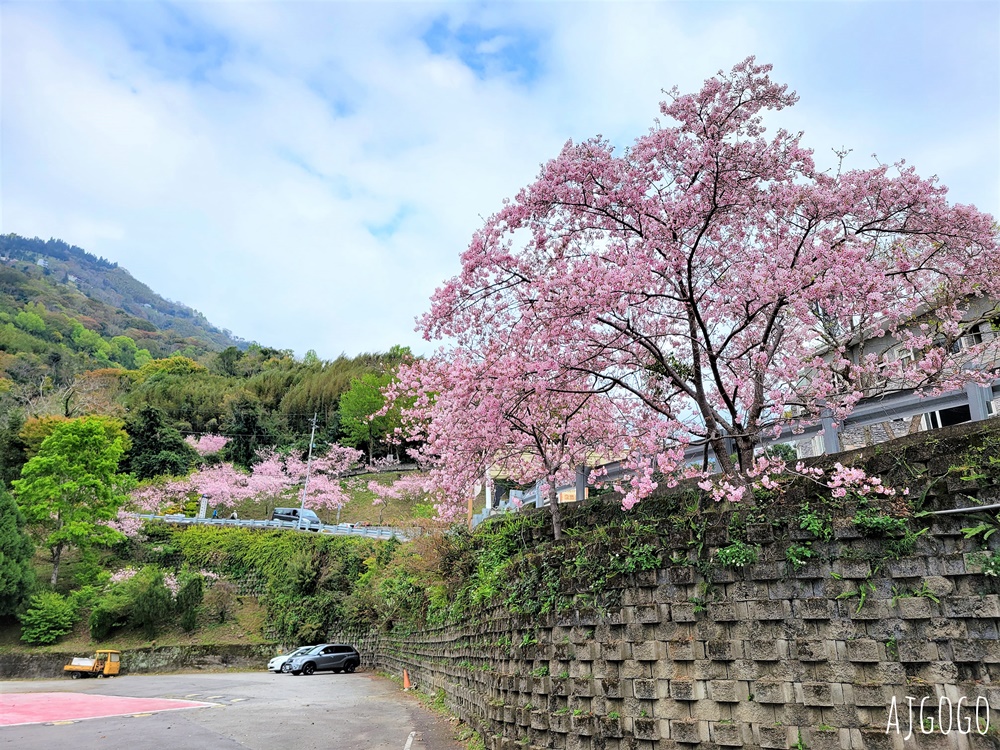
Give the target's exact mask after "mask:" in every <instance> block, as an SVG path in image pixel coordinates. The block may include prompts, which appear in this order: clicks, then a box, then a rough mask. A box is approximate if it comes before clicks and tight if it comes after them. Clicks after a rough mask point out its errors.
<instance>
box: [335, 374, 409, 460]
mask: <svg viewBox="0 0 1000 750" xmlns="http://www.w3.org/2000/svg"><path fill="white" fill-rule="evenodd" d="M392 378H393V376H392V374H391V373H386V374H385V375H375V374H374V373H365V374H364V375H362V376H361V377H360V378H354V379H353V380H352V381H351V387H350V388H349V389H348V390H347V392H345V393H344V395H343V396H341V397H340V429H341V430H342V431H343V433H344V438H343V440H342V442H343V443H344V444H345V445H350V446H353V447H355V448H358V447H361V446H365V449H366V450H367V451H368V461H369V463H370V462H371V460H372V457H373V454H374V452H375V447H376V445H378V444H380V443H383V442H384V441H385V439H386V438H387V437H388V435H389V434H390V433H391V432H392V431H393V430H394V429H395V428H396V427H397V426H399V412H398V410H393V411H390V412H389V413H388V414H382V415H379V416H375V413H376V412H377V411H379V410H380V409H381V408H382V407H383V406H384V405H385V397H384V396H383V395H382V389H383V388H385V387H386V386H387V385H389V383H390V382H391V381H392Z"/></svg>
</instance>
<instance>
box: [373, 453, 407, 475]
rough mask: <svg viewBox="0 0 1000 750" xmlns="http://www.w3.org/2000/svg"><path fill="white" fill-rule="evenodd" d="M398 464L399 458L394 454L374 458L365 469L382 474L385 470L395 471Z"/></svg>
mask: <svg viewBox="0 0 1000 750" xmlns="http://www.w3.org/2000/svg"><path fill="white" fill-rule="evenodd" d="M399 466H400V463H399V459H398V458H396V457H395V456H384V457H382V458H376V459H374V460H373V461H371V462H369V464H368V465H367V466H366V467H365V470H366V471H369V472H371V473H372V474H383V473H385V472H387V471H395V470H396V469H398V468H399Z"/></svg>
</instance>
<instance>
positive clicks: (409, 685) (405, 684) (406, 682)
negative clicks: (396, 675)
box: [403, 669, 413, 690]
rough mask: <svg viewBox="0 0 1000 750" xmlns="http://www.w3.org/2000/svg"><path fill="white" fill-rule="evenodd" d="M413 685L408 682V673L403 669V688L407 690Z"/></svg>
mask: <svg viewBox="0 0 1000 750" xmlns="http://www.w3.org/2000/svg"><path fill="white" fill-rule="evenodd" d="M411 687H413V685H411V684H410V673H409V672H407V671H406V670H405V669H404V670H403V690H409V689H410V688H411Z"/></svg>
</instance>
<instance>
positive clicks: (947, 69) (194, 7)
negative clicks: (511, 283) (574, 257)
mask: <svg viewBox="0 0 1000 750" xmlns="http://www.w3.org/2000/svg"><path fill="white" fill-rule="evenodd" d="M0 47H2V52H0V55H2V57H0V106H2V109H0V128H2V130H0V231H2V232H4V233H6V232H16V233H18V234H21V235H26V236H36V235H37V236H40V237H43V238H49V237H57V238H60V239H63V240H66V241H67V242H70V243H73V244H76V245H80V246H81V247H83V248H85V249H87V250H89V251H91V252H93V253H95V254H97V255H102V256H105V257H107V258H108V259H110V260H113V261H117V262H118V263H119V264H121V265H122V266H124V267H126V268H127V269H129V271H131V272H132V274H133V275H134V276H136V277H137V278H139V279H140V280H142V281H144V282H146V283H147V284H149V285H150V286H151V287H153V289H154V290H156V291H157V292H159V293H160V294H162V295H163V296H166V297H169V298H171V299H174V300H178V301H181V302H184V303H186V304H188V305H190V306H192V307H195V308H197V309H198V310H201V311H202V312H203V313H205V314H206V315H207V316H208V318H209V319H210V320H211V321H212V322H213V323H215V324H216V325H219V326H222V327H225V328H229V329H230V330H232V331H233V332H234V333H236V334H237V335H240V336H242V337H244V338H247V339H252V340H257V341H259V342H261V343H263V344H267V345H270V346H276V347H279V348H289V349H293V350H294V351H295V352H296V354H297V355H299V356H301V355H302V354H303V353H304V352H305V351H306V350H308V349H315V350H316V351H317V352H318V353H319V354H320V356H321V357H324V358H332V357H335V356H336V355H338V354H339V353H341V352H346V353H348V354H356V353H359V352H362V351H378V350H386V349H388V348H389V347H390V346H392V345H393V344H404V345H409V346H412V347H413V348H414V350H416V351H420V352H425V351H427V350H428V345H426V344H424V343H423V342H422V341H421V340H420V339H419V337H418V336H417V334H415V333H414V332H413V321H414V318H415V316H417V315H419V314H420V313H422V312H423V311H424V310H425V309H426V308H427V306H428V298H429V296H430V294H431V293H432V292H433V290H434V289H435V288H436V287H437V286H438V285H439V284H440V283H441V282H442V281H444V280H445V279H446V278H448V277H449V276H451V275H453V274H454V273H456V271H457V270H458V256H459V253H460V252H461V251H462V250H463V249H464V248H465V246H466V244H467V243H468V241H469V238H470V236H471V234H472V232H473V231H474V230H475V229H476V227H477V226H478V225H479V224H480V223H481V221H482V217H484V216H487V215H489V214H490V213H492V212H494V211H495V210H497V209H498V208H499V206H500V204H501V201H502V200H503V198H504V197H506V196H511V195H513V194H514V193H515V192H516V191H517V189H518V188H520V187H521V186H523V185H525V184H526V183H528V182H529V181H531V180H532V178H533V177H534V176H535V175H536V174H537V172H538V169H539V166H540V164H541V163H542V162H544V161H546V160H548V159H549V158H552V157H553V156H555V155H556V154H557V153H558V150H559V148H560V147H561V146H562V144H563V143H564V142H565V141H566V140H567V139H569V138H573V139H582V138H586V137H589V136H592V135H596V134H602V135H604V136H606V137H608V138H610V139H611V140H612V141H613V142H615V143H616V144H619V145H620V146H625V145H627V144H628V143H629V142H630V141H631V140H632V139H634V138H635V137H636V136H637V135H640V134H641V133H643V132H644V131H646V130H647V129H648V128H649V127H650V126H651V125H652V123H653V119H654V118H655V117H656V115H657V114H658V109H657V106H658V102H659V101H660V100H661V99H662V98H663V95H662V93H661V91H662V89H665V88H670V87H672V86H674V85H677V86H679V87H680V89H681V90H682V91H685V92H686V91H692V90H695V89H696V88H698V87H699V86H700V84H701V82H702V81H703V80H704V79H705V78H707V77H709V76H711V75H713V74H714V73H715V72H716V71H717V70H719V69H720V68H725V69H727V70H728V69H729V68H731V67H732V66H733V65H734V64H735V63H737V62H739V61H740V60H742V59H743V58H744V57H746V56H748V55H751V54H753V55H756V56H757V58H758V60H759V61H763V62H770V63H773V64H774V68H775V69H774V72H773V74H772V75H773V76H774V78H775V79H776V80H779V81H782V82H785V83H788V84H789V85H790V87H791V88H793V89H795V90H796V91H797V92H798V93H799V95H800V97H801V101H800V103H799V104H798V105H797V106H796V107H795V108H794V109H792V110H788V111H786V112H783V113H781V115H782V120H781V122H780V123H778V122H777V121H772V122H774V123H775V124H781V125H784V126H786V127H791V128H794V129H801V130H804V131H805V137H804V143H805V144H806V145H809V146H811V147H813V148H814V149H815V150H816V154H817V160H818V161H820V162H821V163H828V162H831V161H832V153H831V149H833V148H840V147H847V148H850V149H853V153H852V155H851V161H850V166H858V167H866V166H871V165H872V164H873V163H874V162H873V161H872V159H871V155H872V154H877V155H878V158H879V160H880V161H883V162H885V161H895V160H898V159H900V158H905V159H906V160H907V161H908V162H909V163H911V164H914V165H915V166H916V167H917V170H918V172H919V173H920V174H922V175H931V174H937V175H938V176H939V177H940V178H941V181H942V182H943V183H944V184H945V185H948V186H949V187H950V188H951V196H952V198H953V200H955V201H956V202H961V203H974V204H976V205H978V206H979V207H980V208H982V209H984V210H987V211H990V212H991V213H993V214H994V215H1000V3H997V2H995V0H988V1H985V2H968V3H963V2H940V3H938V2H886V1H883V2H810V1H808V0H799V1H798V2H763V3H741V2H728V3H727V2H698V3H682V2H659V3H632V2H558V3H557V2H524V3H512V2H503V3H459V2H451V3H406V2H395V3H388V2H365V3H361V2H322V1H321V0H313V1H312V2H260V1H258V2H234V1H230V2H224V1H221V0H220V1H219V2H211V1H206V2H199V3H183V2H179V3H170V2H145V1H143V0H133V1H132V2H107V1H105V2H65V3H56V2H45V1H44V0H32V1H31V2H9V1H8V0H0Z"/></svg>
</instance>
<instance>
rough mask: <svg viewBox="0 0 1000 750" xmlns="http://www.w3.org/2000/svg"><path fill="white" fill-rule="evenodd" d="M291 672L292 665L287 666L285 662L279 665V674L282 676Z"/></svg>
mask: <svg viewBox="0 0 1000 750" xmlns="http://www.w3.org/2000/svg"><path fill="white" fill-rule="evenodd" d="M291 671H292V665H291V664H289V663H288V662H287V661H286V662H285V663H284V664H282V665H281V673H282V674H288V673H289V672H291Z"/></svg>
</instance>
